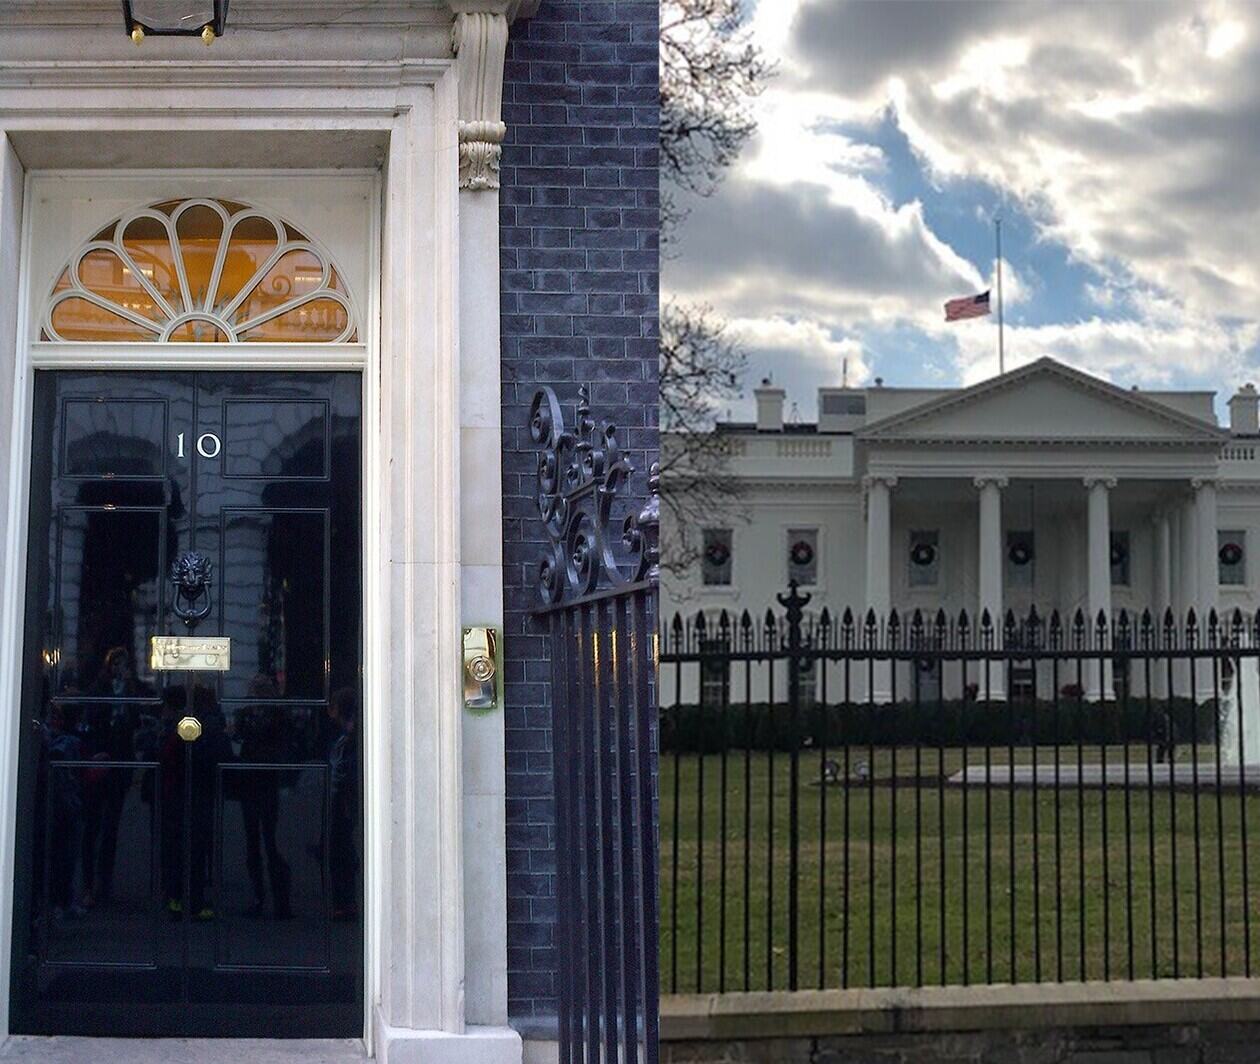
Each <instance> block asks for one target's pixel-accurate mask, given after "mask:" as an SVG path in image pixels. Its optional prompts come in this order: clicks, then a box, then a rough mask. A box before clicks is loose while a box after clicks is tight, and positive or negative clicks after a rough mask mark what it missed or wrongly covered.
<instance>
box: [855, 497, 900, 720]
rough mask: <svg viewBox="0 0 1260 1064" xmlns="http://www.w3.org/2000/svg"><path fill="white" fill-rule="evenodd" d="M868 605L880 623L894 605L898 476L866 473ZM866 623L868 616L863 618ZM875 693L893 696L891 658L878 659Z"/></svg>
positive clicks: (881, 698)
mask: <svg viewBox="0 0 1260 1064" xmlns="http://www.w3.org/2000/svg"><path fill="white" fill-rule="evenodd" d="M864 484H865V486H866V605H867V608H868V609H871V610H874V611H875V616H876V617H877V618H878V620H879V621H880V623H881V624H882V623H883V621H884V620H885V619H886V618H887V616H888V612H889V610H891V609H892V489H893V488H894V487H895V486H896V484H897V478H896V477H895V476H888V475H884V474H879V475H872V476H868V477H866V479H865V481H864ZM862 623H863V624H865V618H863V621H862ZM872 696H873V698H874V699H875V701H876V702H888V701H890V700H891V698H892V668H891V663H890V662H887V661H877V662H875V665H874V669H873V688H872Z"/></svg>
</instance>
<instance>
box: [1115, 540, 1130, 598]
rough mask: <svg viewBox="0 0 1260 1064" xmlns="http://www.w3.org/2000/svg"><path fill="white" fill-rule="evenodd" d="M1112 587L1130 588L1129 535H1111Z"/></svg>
mask: <svg viewBox="0 0 1260 1064" xmlns="http://www.w3.org/2000/svg"><path fill="white" fill-rule="evenodd" d="M1111 585H1112V587H1128V586H1129V533H1128V532H1124V531H1121V532H1113V533H1111Z"/></svg>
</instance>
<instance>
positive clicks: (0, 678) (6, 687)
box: [0, 132, 31, 1031]
mask: <svg viewBox="0 0 1260 1064" xmlns="http://www.w3.org/2000/svg"><path fill="white" fill-rule="evenodd" d="M25 177H26V174H25V171H24V170H23V169H22V164H21V162H20V161H19V160H18V157H17V152H16V151H14V149H13V146H12V145H11V144H10V143H9V139H8V137H7V136H5V134H4V133H3V132H0V284H3V285H4V286H5V288H6V289H7V290H8V291H10V292H16V291H17V288H16V285H17V283H18V277H19V274H18V248H19V247H20V246H21V239H20V236H21V232H22V192H23V183H24V180H25ZM16 306H17V301H16V300H13V299H10V300H6V301H5V303H4V305H3V306H0V440H2V441H4V446H5V447H6V452H5V453H6V461H5V462H3V463H0V497H3V498H5V499H8V500H9V505H8V512H7V513H6V512H5V510H4V508H3V507H0V632H3V633H4V639H3V640H0V707H3V708H4V710H5V712H4V713H3V714H0V743H3V749H5V750H11V751H12V752H13V753H12V756H9V757H4V758H0V795H3V798H0V883H4V884H5V885H6V887H7V886H9V885H11V884H12V883H13V853H14V837H13V832H14V827H15V825H16V822H17V819H16V811H15V808H14V803H15V801H16V797H17V789H18V788H17V780H16V778H15V775H16V772H17V749H18V721H19V717H20V715H19V713H18V710H17V707H18V706H19V705H21V701H20V700H21V680H22V672H23V669H22V666H21V660H22V659H21V654H22V651H21V638H22V632H23V624H22V613H21V609H22V607H21V603H22V593H21V591H20V588H21V586H22V581H23V580H24V579H25V573H26V563H25V558H24V557H23V551H22V543H23V541H24V539H25V536H24V533H23V529H24V528H25V522H26V520H27V514H26V511H25V510H24V509H23V508H22V505H21V502H20V500H21V498H22V493H21V492H19V491H17V489H16V488H15V486H14V481H13V477H14V474H15V473H16V472H17V470H18V469H20V468H22V467H23V466H24V465H25V466H26V467H29V464H30V433H29V431H27V429H25V428H23V427H22V425H23V422H24V420H25V418H24V416H23V415H24V413H25V411H26V410H27V409H29V406H28V404H29V403H30V398H29V395H30V387H31V378H30V371H29V370H27V371H23V372H22V375H21V377H20V378H19V376H18V370H17V364H20V363H19V359H18V353H17V352H18V330H17V314H16ZM23 342H25V341H23ZM24 396H25V397H26V398H23V397H24ZM12 932H13V892H12V891H11V890H6V891H5V892H4V893H3V894H0V941H4V942H11V941H12ZM19 963H20V962H19ZM9 975H10V956H9V950H7V949H5V950H0V986H8V985H9ZM0 1024H3V1028H2V1029H3V1030H5V1031H7V1030H8V1029H9V997H8V995H7V994H5V995H4V996H3V1000H0Z"/></svg>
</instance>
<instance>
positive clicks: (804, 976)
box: [660, 745, 1260, 993]
mask: <svg viewBox="0 0 1260 1064" xmlns="http://www.w3.org/2000/svg"><path fill="white" fill-rule="evenodd" d="M1008 753H1009V751H1008V750H1007V748H1005V747H1002V748H1000V749H999V748H994V749H993V750H992V751H991V753H990V756H991V758H992V763H993V764H995V765H996V764H1005V763H1007V759H1008ZM1014 754H1015V758H1014V760H1015V761H1016V762H1020V763H1027V762H1029V761H1031V759H1032V756H1033V755H1032V750H1031V748H1028V747H1024V748H1016V750H1015V751H1014ZM1058 754H1059V757H1060V758H1061V759H1062V763H1063V764H1068V763H1071V764H1075V761H1076V758H1077V756H1078V751H1077V748H1076V747H1071V748H1068V747H1063V748H1060V750H1059V752H1058ZM1103 754H1104V751H1103V750H1101V749H1100V748H1099V747H1097V746H1095V747H1093V748H1092V749H1086V750H1084V751H1083V752H1082V753H1081V756H1082V757H1083V759H1084V760H1086V761H1097V760H1099V759H1100V758H1101V757H1102V756H1103ZM1125 755H1126V751H1125V750H1124V748H1123V747H1120V746H1114V747H1109V748H1107V749H1106V751H1105V756H1106V758H1107V760H1108V762H1109V763H1110V764H1113V765H1123V764H1124V762H1125ZM827 756H828V757H830V758H833V759H836V760H838V761H840V762H841V764H842V765H843V760H844V756H845V754H844V751H843V750H840V751H830V752H828V753H827ZM1055 756H1056V751H1055V748H1053V747H1045V746H1043V747H1040V748H1038V749H1037V752H1036V757H1037V762H1038V764H1039V765H1053V763H1054V759H1055ZM1213 756H1214V748H1212V747H1210V746H1207V745H1204V746H1201V747H1200V748H1199V757H1200V759H1201V760H1206V759H1210V758H1211V757H1213ZM849 757H850V760H851V764H852V766H853V767H854V769H855V771H856V770H857V766H858V762H859V761H861V762H863V763H865V771H866V772H867V773H868V774H869V778H868V779H866V780H861V781H859V780H856V779H854V780H853V781H852V782H851V784H850V785H849V786H847V787H846V786H845V784H844V783H843V782H840V783H830V784H827V785H825V786H823V785H820V782H819V781H820V779H821V777H822V774H823V773H822V761H823V754H822V752H821V751H818V750H803V751H802V752H801V754H800V757H799V767H798V772H799V777H798V779H799V782H798V785H797V792H796V793H797V801H798V811H797V836H798V838H799V847H798V860H797V867H798V884H797V891H796V896H797V927H796V930H797V949H796V958H795V959H796V971H797V982H796V985H797V986H798V987H802V988H805V987H818V986H824V987H839V986H851V987H862V986H889V985H917V984H923V983H926V984H939V983H947V984H960V983H969V982H970V983H983V982H1002V983H1007V982H1029V981H1034V980H1038V979H1041V980H1059V979H1067V980H1078V979H1103V978H1108V977H1109V978H1112V979H1127V978H1150V977H1160V978H1164V977H1175V976H1182V977H1186V976H1196V975H1200V974H1203V975H1226V974H1227V975H1243V974H1250V972H1251V970H1252V969H1253V968H1258V967H1260V942H1258V941H1257V935H1260V901H1256V900H1253V901H1252V902H1251V904H1250V912H1247V911H1245V907H1244V898H1245V896H1246V893H1247V892H1245V891H1244V882H1246V884H1247V885H1248V887H1249V888H1251V889H1250V893H1251V894H1252V895H1253V898H1254V895H1255V893H1256V892H1255V889H1254V888H1255V886H1256V885H1260V867H1257V861H1258V860H1260V838H1258V837H1257V833H1258V832H1260V795H1256V794H1249V795H1248V796H1247V797H1246V798H1245V799H1244V797H1243V796H1242V794H1241V793H1240V792H1239V791H1237V790H1223V791H1221V792H1220V793H1218V792H1217V791H1216V790H1215V789H1211V788H1207V787H1204V788H1201V789H1200V790H1199V792H1198V794H1197V800H1196V793H1195V792H1194V791H1193V790H1190V789H1177V790H1175V791H1173V792H1171V793H1170V791H1169V789H1168V788H1167V786H1166V785H1165V786H1163V787H1159V786H1157V787H1155V788H1154V789H1151V788H1148V786H1147V784H1146V783H1145V781H1143V782H1141V783H1140V784H1137V783H1134V784H1133V785H1132V786H1131V787H1130V788H1129V789H1128V793H1126V791H1125V788H1124V787H1123V786H1114V785H1113V786H1109V787H1108V788H1107V789H1106V790H1105V791H1104V790H1100V789H1084V790H1077V789H1075V788H1069V787H1062V788H1060V789H1059V790H1058V793H1057V794H1056V792H1055V789H1054V787H1053V786H1040V785H1039V786H1038V787H1037V788H1036V789H1035V790H1034V789H1032V788H1018V789H1015V790H1013V791H1012V790H1011V789H1009V788H1003V787H998V786H996V785H995V786H993V787H992V788H990V789H987V790H986V788H985V787H983V786H973V787H970V788H966V789H963V788H959V787H956V786H950V785H948V784H943V783H942V782H941V781H942V779H943V777H944V776H946V775H948V774H949V773H951V772H953V771H956V770H957V769H958V768H959V767H960V766H961V765H962V764H963V763H964V753H963V751H962V750H959V749H955V748H949V749H944V750H940V749H937V748H935V747H933V748H930V749H929V748H924V749H922V750H920V751H918V752H917V754H916V751H915V750H914V749H913V748H902V749H899V750H898V751H897V752H896V755H895V759H894V755H893V753H892V751H890V750H888V749H882V750H881V749H876V750H874V751H870V750H868V749H866V748H862V749H860V750H859V749H856V748H855V749H853V750H852V751H850V753H849ZM1128 757H1129V758H1130V761H1131V763H1133V764H1136V763H1138V762H1139V761H1140V762H1141V764H1143V765H1144V764H1145V759H1146V747H1145V746H1144V745H1143V746H1141V747H1137V746H1135V747H1133V748H1132V750H1130V751H1129V752H1128ZM1191 757H1192V751H1191V750H1190V749H1189V748H1183V749H1181V750H1179V756H1178V760H1179V761H1186V762H1188V761H1189V760H1190V758H1191ZM984 758H985V750H984V748H983V747H981V748H978V749H977V748H971V749H969V750H968V751H966V761H967V763H970V764H973V765H974V764H983V762H984ZM660 780H661V789H660V795H661V802H660V815H661V985H662V990H663V992H665V993H671V992H679V993H689V992H696V991H716V990H743V989H751V990H761V989H786V988H788V987H789V979H790V973H789V969H790V960H791V958H790V955H789V911H790V910H789V895H790V893H791V892H790V874H791V870H790V864H791V862H790V851H791V846H790V839H791V830H792V829H791V823H792V821H791V804H792V803H791V796H792V786H791V757H790V756H789V755H788V754H786V753H776V754H773V755H770V754H767V753H765V752H753V753H751V754H745V753H744V752H743V751H730V752H729V753H727V754H726V755H721V754H713V755H708V756H705V757H703V758H701V757H699V756H697V755H694V754H683V755H676V754H673V753H670V752H668V751H666V752H665V753H663V754H662V756H661V775H660ZM723 795H725V802H723V800H722V799H723ZM700 809H703V811H704V815H703V818H700V817H698V815H697V813H698V810H700ZM1126 825H1127V830H1126ZM1244 825H1245V828H1246V831H1245V832H1244V830H1243V828H1244ZM1244 858H1245V861H1244ZM1244 864H1245V865H1246V868H1244ZM1249 954H1250V957H1249Z"/></svg>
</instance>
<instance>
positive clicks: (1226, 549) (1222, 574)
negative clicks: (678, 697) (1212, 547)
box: [1216, 528, 1247, 587]
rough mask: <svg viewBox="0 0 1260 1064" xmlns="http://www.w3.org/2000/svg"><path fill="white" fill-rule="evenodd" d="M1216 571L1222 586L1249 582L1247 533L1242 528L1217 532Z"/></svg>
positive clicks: (1234, 585)
mask: <svg viewBox="0 0 1260 1064" xmlns="http://www.w3.org/2000/svg"><path fill="white" fill-rule="evenodd" d="M1216 571H1217V577H1218V579H1219V581H1220V583H1221V585H1222V586H1232V587H1238V586H1240V585H1242V584H1245V583H1246V582H1247V533H1246V532H1245V531H1243V530H1242V529H1241V528H1239V529H1234V530H1233V531H1228V532H1227V531H1225V530H1223V529H1222V530H1221V531H1218V532H1217V533H1216Z"/></svg>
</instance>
